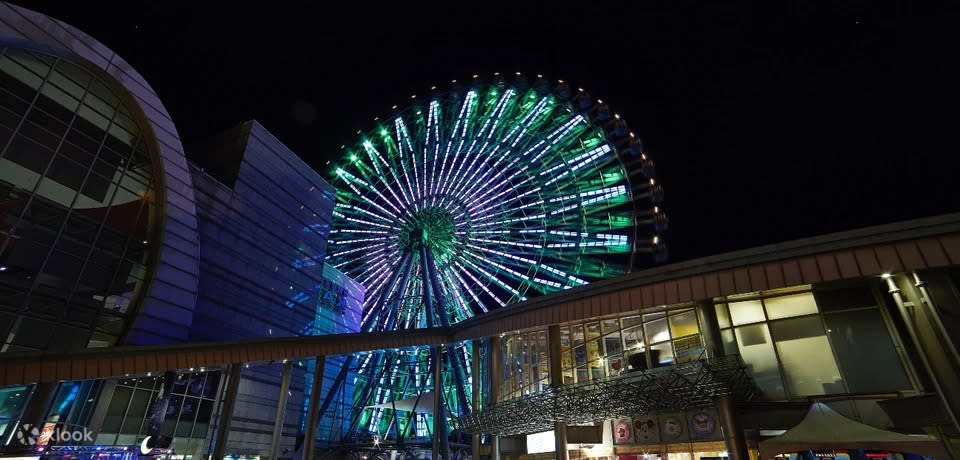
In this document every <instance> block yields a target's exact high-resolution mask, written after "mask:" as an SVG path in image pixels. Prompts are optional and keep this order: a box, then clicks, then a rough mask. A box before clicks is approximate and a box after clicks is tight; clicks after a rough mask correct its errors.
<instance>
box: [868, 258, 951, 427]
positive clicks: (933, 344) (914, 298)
mask: <svg viewBox="0 0 960 460" xmlns="http://www.w3.org/2000/svg"><path fill="white" fill-rule="evenodd" d="M885 278H886V280H887V287H888V288H889V292H890V295H891V296H892V297H893V301H894V303H896V305H897V311H898V312H899V313H900V316H901V318H903V323H904V325H905V326H906V328H907V333H908V334H909V335H910V340H911V341H912V342H913V346H914V348H916V350H917V354H918V355H919V356H920V361H921V362H922V363H923V367H924V369H925V370H926V371H927V375H929V376H930V381H931V382H932V383H933V386H934V390H936V392H937V394H938V395H939V396H940V400H941V401H942V402H943V408H944V410H946V411H947V415H948V416H949V417H950V421H952V422H953V426H954V427H955V428H957V429H958V430H960V382H958V381H957V380H956V376H957V374H958V372H960V371H958V369H957V366H956V365H954V364H953V363H952V362H951V360H950V358H949V356H948V355H947V353H946V352H945V351H944V348H945V347H947V346H949V344H945V343H944V342H943V341H942V340H941V338H940V334H938V333H937V330H936V326H935V325H933V324H932V321H931V319H930V317H929V312H928V311H927V310H926V309H925V308H924V303H923V300H922V299H921V298H920V296H919V294H918V293H917V292H916V291H915V290H914V285H913V282H912V280H911V279H910V278H909V277H907V276H906V275H904V274H897V275H893V276H885Z"/></svg>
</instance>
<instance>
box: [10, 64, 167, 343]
mask: <svg viewBox="0 0 960 460" xmlns="http://www.w3.org/2000/svg"><path fill="white" fill-rule="evenodd" d="M112 88H113V86H112V85H111V84H110V83H108V82H107V81H106V80H104V79H103V78H101V75H100V74H98V73H95V72H93V71H91V70H89V69H88V68H87V67H86V66H85V65H82V64H78V63H75V62H71V61H70V60H68V59H66V58H62V57H56V56H51V55H47V54H43V53H39V52H32V51H27V50H22V49H15V48H0V337H3V338H4V339H3V340H4V342H0V352H6V351H18V350H38V349H40V350H42V349H51V350H73V349H77V348H86V347H104V346H110V345H113V344H115V343H116V342H117V340H118V338H119V337H120V336H122V334H123V333H124V331H125V329H126V326H127V322H128V320H129V319H128V315H129V314H130V313H131V312H130V310H131V309H132V308H131V301H132V300H133V299H134V298H135V297H136V295H137V293H138V292H140V291H141V290H142V288H143V286H144V283H145V278H146V271H147V270H146V267H147V265H148V258H149V256H150V252H151V251H149V250H148V248H149V247H150V242H151V239H152V232H150V230H149V229H150V228H152V225H151V224H153V223H154V222H153V220H155V219H156V216H154V210H155V205H154V203H155V201H156V200H155V198H154V192H155V190H154V178H153V168H152V162H151V159H150V155H148V152H147V148H146V144H145V139H144V138H143V135H142V134H143V133H142V131H141V129H140V128H139V127H138V124H137V123H136V122H135V121H134V116H133V115H132V114H131V112H130V111H129V110H128V109H127V108H126V107H125V106H124V103H123V101H122V99H121V97H120V95H119V94H118V93H117V92H115V91H114V90H113V89H112ZM53 337H56V340H51V339H52V338H53Z"/></svg>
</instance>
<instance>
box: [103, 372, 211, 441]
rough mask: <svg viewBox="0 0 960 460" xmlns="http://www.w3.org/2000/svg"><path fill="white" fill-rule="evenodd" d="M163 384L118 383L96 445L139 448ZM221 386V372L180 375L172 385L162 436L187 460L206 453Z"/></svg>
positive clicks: (149, 380) (148, 380)
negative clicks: (168, 439)
mask: <svg viewBox="0 0 960 460" xmlns="http://www.w3.org/2000/svg"><path fill="white" fill-rule="evenodd" d="M163 384H164V382H163V378H160V377H141V378H128V379H122V380H120V381H119V382H117V387H116V389H115V390H114V393H113V398H112V399H111V401H110V405H109V406H108V407H107V413H106V415H105V416H104V418H103V425H102V426H101V428H100V432H99V434H98V435H97V439H96V443H97V444H104V445H136V444H138V443H139V442H141V441H142V440H143V438H144V437H145V436H146V431H147V428H148V423H149V417H150V414H151V413H152V411H153V405H154V404H156V403H157V401H158V399H159V392H160V390H161V388H162V387H163ZM219 385H220V373H219V372H194V373H184V374H178V375H177V376H176V380H175V381H174V382H173V383H172V386H171V392H170V402H169V406H168V407H167V411H166V414H165V416H164V419H163V424H162V426H161V428H160V435H161V436H164V437H167V438H171V439H172V443H171V444H170V447H171V448H172V449H174V451H175V452H177V454H178V455H184V458H185V459H190V458H199V457H200V456H201V455H202V453H203V450H204V443H205V439H206V437H207V431H208V430H209V427H210V419H211V416H212V415H213V410H214V405H215V404H214V403H215V402H216V401H215V400H216V396H217V391H218V387H219Z"/></svg>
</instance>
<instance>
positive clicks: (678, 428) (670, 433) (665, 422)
mask: <svg viewBox="0 0 960 460" xmlns="http://www.w3.org/2000/svg"><path fill="white" fill-rule="evenodd" d="M685 426H686V417H684V414H683V413H670V414H662V415H660V437H661V439H663V442H676V441H686V440H687V430H686V428H685Z"/></svg>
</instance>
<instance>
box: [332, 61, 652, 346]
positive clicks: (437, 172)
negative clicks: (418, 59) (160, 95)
mask: <svg viewBox="0 0 960 460" xmlns="http://www.w3.org/2000/svg"><path fill="white" fill-rule="evenodd" d="M454 83H455V86H454V88H453V89H452V90H450V91H437V90H436V89H434V90H433V94H431V96H430V97H428V98H425V99H422V100H421V99H418V98H416V97H414V98H413V103H412V104H410V106H409V107H407V108H406V109H403V110H400V111H395V113H394V114H393V115H392V116H391V117H389V118H388V119H386V120H383V121H382V122H381V123H380V124H379V126H377V127H376V129H375V130H373V131H372V132H368V133H367V134H365V135H362V136H361V138H360V139H359V141H358V143H357V144H356V145H353V146H350V147H349V148H347V149H346V150H347V152H346V155H345V157H344V158H343V160H342V161H341V162H340V163H339V164H338V165H336V167H335V169H334V174H333V176H334V177H333V183H334V186H335V187H336V188H337V190H338V191H337V202H336V206H335V209H334V222H333V225H332V229H333V230H331V235H330V238H329V243H328V244H329V248H328V256H327V258H328V263H330V264H331V265H333V266H334V267H335V268H338V269H339V270H340V271H342V272H344V273H346V274H347V275H349V276H351V277H353V278H354V279H355V280H356V281H358V282H360V283H361V284H363V285H364V286H365V287H366V300H365V304H364V312H365V316H364V325H365V326H364V327H365V330H384V329H386V330H391V329H407V328H417V327H429V326H434V325H435V326H441V325H448V324H453V323H456V322H458V321H462V320H464V319H467V318H470V317H472V316H475V315H478V314H482V313H484V312H487V311H491V310H494V309H497V308H502V307H505V306H507V305H510V304H512V303H516V302H519V301H523V300H526V299H528V298H530V297H533V296H536V295H542V294H547V293H551V292H555V291H559V290H563V289H569V288H574V287H578V286H582V285H585V284H588V283H589V282H590V281H594V280H597V279H602V278H608V277H611V276H615V275H619V274H623V273H625V272H627V271H629V270H630V267H631V266H632V265H633V264H634V260H633V259H634V257H635V255H636V254H637V253H644V252H646V253H651V254H652V256H653V259H662V258H663V257H665V254H666V251H665V246H664V244H663V242H662V241H661V237H660V234H661V232H662V231H663V230H664V229H665V227H666V224H667V218H666V215H665V213H664V212H662V210H661V209H660V201H661V199H662V195H663V192H662V189H661V187H660V185H659V184H658V183H657V181H656V178H655V177H654V166H653V161H652V160H651V159H649V158H648V157H647V155H646V154H645V153H643V151H642V147H641V145H640V142H639V140H638V139H637V138H636V137H635V136H634V134H633V133H631V132H630V131H629V129H628V127H627V125H626V122H625V121H624V120H623V119H621V118H620V116H619V115H618V114H615V113H613V112H612V111H611V109H610V108H609V107H608V106H607V105H606V104H605V103H603V102H602V101H600V100H594V99H592V98H591V97H590V96H589V95H588V94H587V93H586V92H585V91H583V90H574V89H572V88H571V87H570V86H569V85H568V84H567V83H565V82H563V81H560V82H557V83H555V84H550V83H548V82H547V81H546V80H544V79H542V78H538V79H537V80H536V81H535V82H534V83H533V84H532V85H531V84H528V83H527V80H526V79H525V77H524V76H523V75H519V74H518V75H517V76H516V77H515V78H513V79H512V81H509V82H508V81H507V80H506V79H505V78H504V77H503V76H501V75H495V76H494V78H493V79H492V80H491V81H488V82H483V81H482V80H481V79H480V78H477V77H475V78H474V80H473V81H472V82H469V83H467V84H463V85H461V86H456V82H454ZM432 307H435V308H432Z"/></svg>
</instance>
